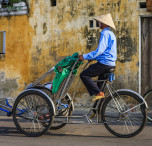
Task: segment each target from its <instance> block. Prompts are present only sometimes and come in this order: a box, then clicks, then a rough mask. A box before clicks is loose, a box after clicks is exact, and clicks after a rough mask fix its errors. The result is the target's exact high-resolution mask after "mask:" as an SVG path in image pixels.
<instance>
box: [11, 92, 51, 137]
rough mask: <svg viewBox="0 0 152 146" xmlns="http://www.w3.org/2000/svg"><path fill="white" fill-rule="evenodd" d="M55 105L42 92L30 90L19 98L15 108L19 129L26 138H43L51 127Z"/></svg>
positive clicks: (14, 118) (15, 120) (14, 112)
mask: <svg viewBox="0 0 152 146" xmlns="http://www.w3.org/2000/svg"><path fill="white" fill-rule="evenodd" d="M53 117H54V112H53V105H52V103H51V102H50V100H49V99H48V98H47V97H46V96H45V95H44V94H43V93H41V92H39V91H34V90H29V91H27V92H24V93H22V94H20V95H19V96H18V98H17V99H16V101H15V103H14V107H13V120H14V123H15V125H16V127H17V129H18V130H19V131H20V132H21V133H23V134H25V135H26V136H33V137H36V136H41V135H42V134H44V133H45V132H46V131H47V130H48V129H49V128H50V126H51V124H52V121H53Z"/></svg>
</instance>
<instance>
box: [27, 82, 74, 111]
mask: <svg viewBox="0 0 152 146" xmlns="http://www.w3.org/2000/svg"><path fill="white" fill-rule="evenodd" d="M26 89H37V90H39V89H46V90H48V91H50V92H52V90H50V89H48V88H45V87H44V86H33V84H29V85H28V86H27V87H26ZM66 96H67V97H68V98H69V100H70V101H72V102H71V105H72V109H71V110H72V111H74V103H73V100H72V97H71V96H70V95H69V94H68V93H67V94H66Z"/></svg>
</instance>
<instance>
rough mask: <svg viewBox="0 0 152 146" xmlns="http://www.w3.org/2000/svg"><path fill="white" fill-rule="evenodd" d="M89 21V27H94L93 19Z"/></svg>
mask: <svg viewBox="0 0 152 146" xmlns="http://www.w3.org/2000/svg"><path fill="white" fill-rule="evenodd" d="M89 22H90V24H89V27H90V28H93V20H89Z"/></svg>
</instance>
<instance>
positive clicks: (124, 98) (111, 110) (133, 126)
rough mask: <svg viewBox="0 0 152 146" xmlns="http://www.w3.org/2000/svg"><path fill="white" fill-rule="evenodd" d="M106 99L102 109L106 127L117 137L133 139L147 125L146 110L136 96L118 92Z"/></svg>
mask: <svg viewBox="0 0 152 146" xmlns="http://www.w3.org/2000/svg"><path fill="white" fill-rule="evenodd" d="M113 97H114V99H115V100H113V98H112V97H109V98H107V99H106V101H105V103H104V105H103V109H102V119H103V122H104V125H105V127H106V128H107V129H108V130H109V131H110V132H111V133H112V134H114V135H115V136H118V137H126V138H127V137H133V136H135V135H137V134H138V133H139V132H141V131H142V129H143V128H144V126H145V123H146V119H147V118H146V108H145V106H144V105H143V104H142V102H143V101H142V100H141V99H140V98H138V96H137V95H136V94H133V93H130V92H125V91H121V92H117V93H115V94H114V95H113Z"/></svg>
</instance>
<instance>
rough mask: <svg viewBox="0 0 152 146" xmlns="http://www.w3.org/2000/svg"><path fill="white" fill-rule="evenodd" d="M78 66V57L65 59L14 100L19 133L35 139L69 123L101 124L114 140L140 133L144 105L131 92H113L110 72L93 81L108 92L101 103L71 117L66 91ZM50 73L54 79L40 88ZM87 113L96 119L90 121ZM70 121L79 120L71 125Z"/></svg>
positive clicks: (69, 97) (121, 90)
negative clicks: (101, 83) (104, 77)
mask: <svg viewBox="0 0 152 146" xmlns="http://www.w3.org/2000/svg"><path fill="white" fill-rule="evenodd" d="M81 64H82V62H81V61H79V59H78V53H75V54H73V55H72V56H68V57H66V58H64V59H63V60H62V61H61V62H59V63H58V64H57V65H56V66H54V67H52V68H51V69H50V70H49V71H47V72H46V73H45V74H43V75H42V76H41V77H39V78H38V79H37V80H36V81H35V82H34V83H31V84H29V85H28V86H27V88H26V90H24V91H23V92H22V93H20V94H19V95H18V96H17V98H16V101H15V103H14V106H13V110H12V114H13V120H14V123H15V125H16V127H17V129H18V130H19V131H20V132H21V133H23V134H25V135H26V136H35V137H36V136H40V135H42V134H44V133H45V132H46V131H47V130H48V129H50V128H51V129H60V128H62V127H64V126H65V125H66V124H70V123H75V124H84V123H85V124H90V125H91V124H96V125H101V124H104V126H105V127H106V128H107V130H108V131H109V132H110V133H112V134H113V135H115V136H117V137H132V136H135V135H137V134H138V133H139V132H141V131H142V130H143V128H144V126H145V124H146V120H147V113H146V108H147V104H146V102H145V100H144V99H143V97H142V96H140V95H139V94H138V93H136V92H135V91H132V90H128V89H120V90H115V89H114V88H113V87H112V84H111V83H112V81H113V80H114V71H113V70H110V71H109V72H108V73H106V74H105V76H106V79H105V80H95V82H103V85H102V90H103V92H105V89H108V91H109V94H107V96H106V97H105V98H104V99H100V100H97V101H95V102H94V104H93V107H92V108H91V109H90V111H88V113H87V114H85V115H82V116H80V115H78V116H72V111H73V110H74V104H73V98H74V95H75V93H74V95H73V96H72V97H71V96H70V95H69V94H68V90H69V88H70V86H71V84H72V83H73V81H74V78H75V76H76V74H77V69H78V68H79V67H80V65H81ZM86 65H87V64H86ZM85 67H86V66H85ZM54 71H55V72H56V76H55V78H54V79H53V82H52V83H50V82H48V83H45V84H40V82H41V81H42V80H43V79H45V78H46V77H47V76H49V75H50V74H51V73H52V72H54ZM91 113H94V114H95V115H96V116H95V117H94V118H91V117H90V114H91ZM72 119H79V120H77V121H76V122H75V121H72ZM81 119H85V121H84V120H82V121H81Z"/></svg>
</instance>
